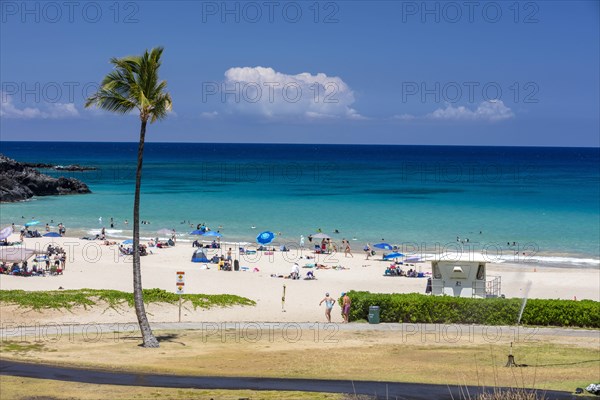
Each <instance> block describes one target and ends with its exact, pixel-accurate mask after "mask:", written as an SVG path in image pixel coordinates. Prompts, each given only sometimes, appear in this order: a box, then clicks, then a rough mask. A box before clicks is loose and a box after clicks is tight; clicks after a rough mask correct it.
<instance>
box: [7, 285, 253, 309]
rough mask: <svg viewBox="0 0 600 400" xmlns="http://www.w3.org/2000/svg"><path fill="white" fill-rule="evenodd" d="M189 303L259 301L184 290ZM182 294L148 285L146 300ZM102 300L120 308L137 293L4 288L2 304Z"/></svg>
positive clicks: (173, 299)
mask: <svg viewBox="0 0 600 400" xmlns="http://www.w3.org/2000/svg"><path fill="white" fill-rule="evenodd" d="M182 299H183V301H184V304H185V303H188V302H189V303H191V304H192V306H193V307H194V309H196V308H212V307H230V306H238V305H241V306H253V305H255V304H256V303H255V302H254V301H253V300H250V299H247V298H245V297H240V296H236V295H232V294H184V295H182ZM178 301H179V295H177V294H175V293H171V292H167V291H166V290H162V289H144V303H146V304H150V303H167V304H176V303H177V302H178ZM99 303H105V304H108V307H109V308H115V309H116V308H118V307H121V306H123V305H125V304H127V305H128V306H130V307H132V306H133V293H127V292H121V291H118V290H104V289H102V290H99V289H79V290H52V291H32V292H27V291H24V290H0V304H17V305H19V306H20V307H23V308H28V309H34V310H42V309H56V310H63V309H66V310H70V309H72V308H73V307H76V306H83V307H84V308H86V309H87V307H92V306H95V305H98V304H99Z"/></svg>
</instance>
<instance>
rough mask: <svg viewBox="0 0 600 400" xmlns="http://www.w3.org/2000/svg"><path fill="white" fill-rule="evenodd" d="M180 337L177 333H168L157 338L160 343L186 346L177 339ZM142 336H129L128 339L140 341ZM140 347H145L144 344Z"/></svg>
mask: <svg viewBox="0 0 600 400" xmlns="http://www.w3.org/2000/svg"><path fill="white" fill-rule="evenodd" d="M179 336H180V335H178V334H176V333H168V334H164V335H158V336H156V340H158V342H159V343H163V342H165V343H176V344H180V345H182V346H186V344H185V343H183V342H180V341H177V340H175V339H177V338H179ZM141 338H142V337H141V336H137V337H136V336H128V337H127V338H126V339H136V340H139V339H141ZM139 346H140V347H143V343H142V344H140V345H139Z"/></svg>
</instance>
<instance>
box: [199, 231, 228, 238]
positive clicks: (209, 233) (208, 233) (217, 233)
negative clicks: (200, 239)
mask: <svg viewBox="0 0 600 400" xmlns="http://www.w3.org/2000/svg"><path fill="white" fill-rule="evenodd" d="M202 236H213V237H222V236H223V235H221V234H220V233H219V232H214V231H208V232H204V234H203V235H202Z"/></svg>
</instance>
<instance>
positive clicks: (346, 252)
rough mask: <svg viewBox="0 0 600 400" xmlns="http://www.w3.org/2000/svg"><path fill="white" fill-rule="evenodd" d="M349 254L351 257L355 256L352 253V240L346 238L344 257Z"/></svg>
mask: <svg viewBox="0 0 600 400" xmlns="http://www.w3.org/2000/svg"><path fill="white" fill-rule="evenodd" d="M344 240H346V239H344ZM348 254H350V257H352V258H354V255H353V254H352V249H351V248H350V242H349V241H347V240H346V246H345V247H344V257H348Z"/></svg>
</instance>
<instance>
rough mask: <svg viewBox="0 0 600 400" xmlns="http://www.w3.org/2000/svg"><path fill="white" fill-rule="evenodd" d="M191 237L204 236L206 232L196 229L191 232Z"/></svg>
mask: <svg viewBox="0 0 600 400" xmlns="http://www.w3.org/2000/svg"><path fill="white" fill-rule="evenodd" d="M190 235H204V232H203V231H202V230H200V229H196V230H194V231H191V232H190Z"/></svg>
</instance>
